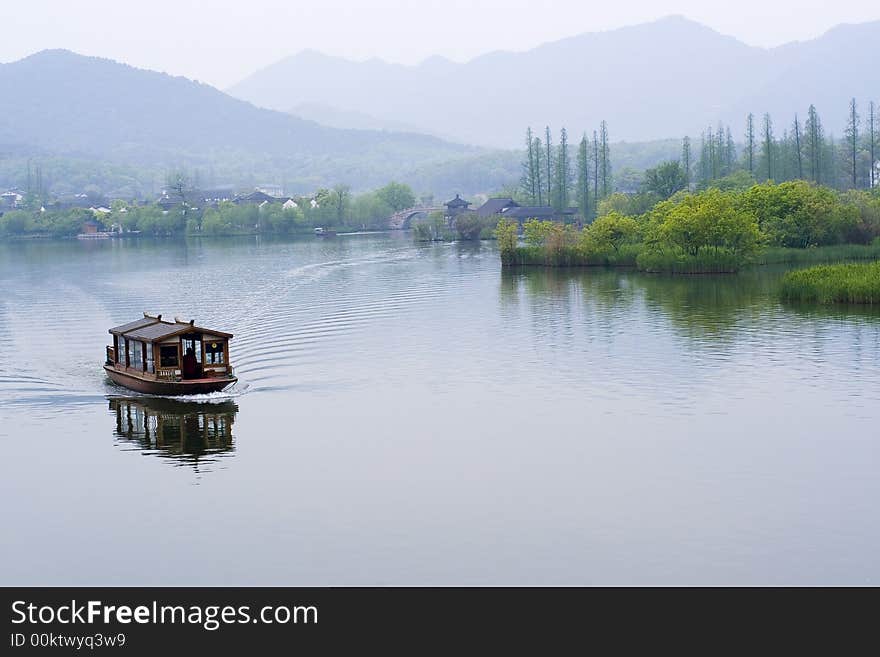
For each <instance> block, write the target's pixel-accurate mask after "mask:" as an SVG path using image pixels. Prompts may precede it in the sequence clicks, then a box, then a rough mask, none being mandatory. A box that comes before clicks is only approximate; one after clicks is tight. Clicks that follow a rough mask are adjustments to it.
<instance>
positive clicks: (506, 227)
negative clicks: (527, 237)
mask: <svg viewBox="0 0 880 657" xmlns="http://www.w3.org/2000/svg"><path fill="white" fill-rule="evenodd" d="M495 239H497V240H498V250H499V251H500V253H501V264H502V265H510V264H513V261H514V257H515V254H516V247H517V242H518V239H519V223H517V222H516V221H514V220H513V219H500V220H499V221H498V225H497V226H496V227H495Z"/></svg>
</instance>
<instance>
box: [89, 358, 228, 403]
mask: <svg viewBox="0 0 880 657" xmlns="http://www.w3.org/2000/svg"><path fill="white" fill-rule="evenodd" d="M104 371H105V372H107V376H109V377H110V380H111V381H113V382H114V383H116V384H118V385H121V386H123V387H124V388H128V389H129V390H134V391H136V392H143V393H145V394H148V395H171V396H178V395H204V394H206V393H209V392H220V391H221V390H223V389H224V388H227V387H229V386H231V385H232V384H233V383H235V382H236V381H238V379H237V378H236V377H234V376H231V377H227V376H225V377H222V378H210V379H191V380H184V381H157V380H156V379H148V378H145V377H141V376H138V375H136V374H133V373H131V372H124V371H122V370H118V369H116V368H115V367H113V366H111V365H104Z"/></svg>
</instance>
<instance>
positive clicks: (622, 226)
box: [582, 212, 639, 254]
mask: <svg viewBox="0 0 880 657" xmlns="http://www.w3.org/2000/svg"><path fill="white" fill-rule="evenodd" d="M638 234H639V224H638V222H637V221H636V220H635V219H633V218H632V217H627V216H624V215H622V214H620V213H618V212H610V213H609V214H606V215H604V216H602V217H598V218H597V219H596V221H594V222H593V223H591V224H590V225H589V226H588V227H587V228H585V229H584V239H583V242H582V245H583V248H585V249H586V250H587V251H588V252H593V253H607V252H608V251H609V250H610V251H613V252H614V253H616V254H617V253H620V248H621V247H622V246H623V245H624V244H626V243H631V242H634V241H635V240H636V239H637V237H638Z"/></svg>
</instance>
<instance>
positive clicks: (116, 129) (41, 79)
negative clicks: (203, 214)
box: [0, 50, 480, 191]
mask: <svg viewBox="0 0 880 657" xmlns="http://www.w3.org/2000/svg"><path fill="white" fill-rule="evenodd" d="M0 88H2V89H3V93H2V94H0V152H2V153H5V155H6V157H10V156H16V155H18V156H23V155H28V156H29V155H32V154H42V155H52V156H65V157H69V158H77V159H80V160H101V161H105V162H109V163H115V164H123V165H132V166H136V167H153V168H160V169H161V168H164V169H169V168H175V167H180V166H184V167H189V168H192V167H205V168H208V167H210V168H211V169H212V170H213V171H214V172H215V175H216V176H217V177H218V178H221V179H223V181H228V180H230V179H236V181H237V180H241V179H246V178H247V177H248V176H258V178H257V180H259V181H267V180H272V181H277V182H280V183H283V184H285V185H286V186H288V187H290V188H291V189H294V190H302V191H309V190H312V189H314V188H315V187H317V186H319V185H322V184H333V183H335V182H348V183H350V184H352V185H353V186H355V187H357V188H364V187H368V186H372V185H379V184H384V183H385V182H387V181H388V180H390V179H391V178H394V177H400V174H401V173H402V172H403V173H405V172H406V171H408V170H410V169H414V168H417V167H423V166H425V165H427V164H429V163H431V162H446V161H449V160H455V159H456V158H463V157H470V156H473V155H475V154H478V153H479V152H480V151H479V150H478V149H475V148H472V147H467V146H461V145H456V144H451V143H448V142H445V141H443V140H441V139H438V138H436V137H431V136H426V135H419V134H407V133H401V132H388V131H383V132H379V131H370V130H340V129H336V128H331V127H327V126H322V125H319V124H317V123H315V122H313V121H308V120H304V119H300V118H297V117H294V116H292V115H290V114H288V113H282V112H276V111H272V110H268V109H262V108H258V107H255V106H253V105H251V104H250V103H248V102H245V101H242V100H238V99H235V98H232V97H230V96H228V95H226V94H224V93H223V92H221V91H218V90H217V89H215V88H213V87H211V86H208V85H205V84H200V83H198V82H194V81H192V80H188V79H186V78H182V77H172V76H170V75H166V74H164V73H157V72H153V71H145V70H141V69H137V68H133V67H131V66H127V65H124V64H119V63H116V62H113V61H110V60H106V59H100V58H95V57H84V56H80V55H77V54H74V53H72V52H68V51H63V50H51V51H43V52H40V53H37V54H35V55H32V56H30V57H27V58H25V59H22V60H20V61H17V62H13V63H9V64H0Z"/></svg>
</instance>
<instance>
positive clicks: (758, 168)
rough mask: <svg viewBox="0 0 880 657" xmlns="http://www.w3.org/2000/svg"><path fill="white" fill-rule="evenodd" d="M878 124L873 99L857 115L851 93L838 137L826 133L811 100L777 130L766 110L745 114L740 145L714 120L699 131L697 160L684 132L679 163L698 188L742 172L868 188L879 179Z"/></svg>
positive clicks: (759, 177)
mask: <svg viewBox="0 0 880 657" xmlns="http://www.w3.org/2000/svg"><path fill="white" fill-rule="evenodd" d="M878 129H880V126H878V117H877V107H876V104H875V103H874V101H870V102H869V103H868V109H867V115H866V116H865V117H862V115H861V114H860V112H859V106H858V102H857V100H856V99H855V98H852V99H851V100H850V101H849V103H848V106H847V120H846V128H845V130H844V134H843V138H842V139H835V137H834V135H828V134H827V133H826V130H825V128H824V127H823V124H822V119H821V117H820V115H819V112H818V110H817V109H816V106H815V105H810V106H809V108H808V109H807V112H806V117H805V118H803V119H802V118H801V116H800V115H798V114H795V115H794V117H793V118H792V120H791V123H789V124H787V125H785V126H784V127H783V128H782V130H781V134H780V127H779V125H778V124H775V123H774V121H773V117H772V116H771V115H770V114H769V113H765V114H764V115H763V116H762V117H761V118H760V119H757V118H756V117H755V115H754V114H749V115H748V116H747V117H746V121H745V129H744V133H743V138H742V142H741V145H740V146H739V148H738V147H737V144H736V143H735V142H734V139H733V137H732V135H731V129H730V126H724V125H722V124H720V123H719V124H718V126H717V128H715V129H714V130H713V128H712V127H711V126H710V127H709V128H707V129H706V130H704V131H703V132H702V134H701V136H700V145H699V153H698V155H697V158H696V161H694V157H693V155H692V153H691V142H690V139H689V138H687V137H685V138H684V140H683V142H682V156H681V160H680V162H681V165H682V167H683V169H684V173H685V176H686V178H687V183H688V184H689V183H691V182H692V181H693V182H695V183H696V184H697V186H698V187H701V188H706V187H708V186H709V185H710V184H711V183H714V182H716V181H718V180H722V179H724V178H727V177H729V176H733V175H735V174H737V173H738V172H744V173H747V174H748V175H749V176H750V177H751V178H753V179H754V180H755V181H758V182H762V181H765V180H774V181H776V182H784V181H787V180H807V181H810V182H814V183H817V184H820V185H826V186H828V187H832V188H834V189H838V190H845V189H872V188H874V187H876V186H877V185H878V184H880V180H878V171H877V155H878V153H877V146H878V142H880V134H878ZM692 163H693V168H692Z"/></svg>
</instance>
